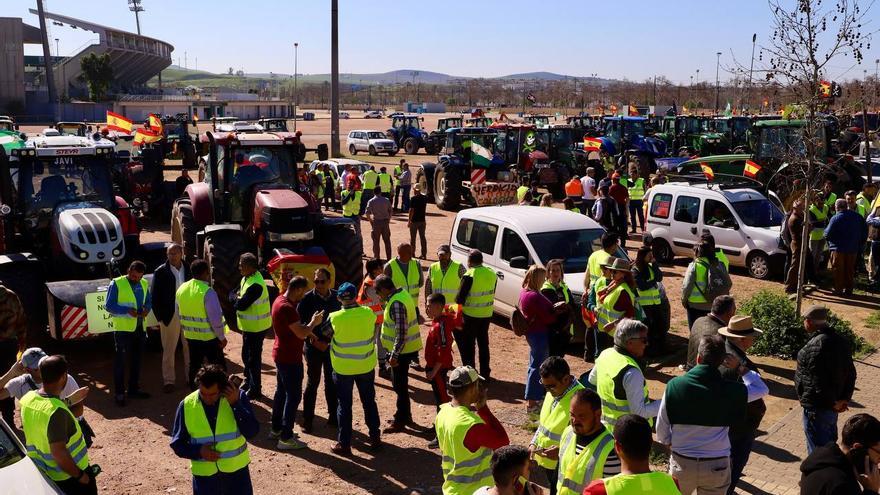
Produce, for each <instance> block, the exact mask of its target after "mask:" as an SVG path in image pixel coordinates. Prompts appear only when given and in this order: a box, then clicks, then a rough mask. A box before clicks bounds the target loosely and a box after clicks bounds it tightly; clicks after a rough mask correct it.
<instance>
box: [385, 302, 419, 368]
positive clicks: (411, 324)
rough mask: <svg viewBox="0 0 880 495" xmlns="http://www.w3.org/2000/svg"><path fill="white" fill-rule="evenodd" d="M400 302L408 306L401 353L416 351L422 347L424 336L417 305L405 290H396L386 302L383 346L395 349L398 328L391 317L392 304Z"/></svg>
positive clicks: (388, 349) (387, 348)
mask: <svg viewBox="0 0 880 495" xmlns="http://www.w3.org/2000/svg"><path fill="white" fill-rule="evenodd" d="M394 302H399V303H401V304H403V307H404V308H406V321H407V325H408V328H407V331H406V338H405V339H404V344H403V349H401V351H400V353H401V354H409V353H411V352H416V351H418V350H419V349H421V348H422V336H421V335H420V334H419V319H418V314H417V313H416V305H415V302H414V301H413V298H412V297H410V295H409V294H407V293H406V292H405V291H403V290H398V291H397V292H395V293H394V294H393V295H392V296H391V298H389V299H388V302H387V303H385V318H384V320H383V322H382V347H384V348H385V349H386V350H387V351H388V352H392V351H393V350H394V342H395V341H396V340H397V329H396V328H395V327H394V320H393V319H392V318H391V304H392V303H394Z"/></svg>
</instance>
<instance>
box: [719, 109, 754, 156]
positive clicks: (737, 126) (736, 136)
mask: <svg viewBox="0 0 880 495" xmlns="http://www.w3.org/2000/svg"><path fill="white" fill-rule="evenodd" d="M751 126H752V119H751V117H743V116H736V117H715V118H713V119H712V120H711V121H710V122H709V128H710V130H712V131H714V132H715V133H716V134H721V135H722V144H723V147H724V148H726V149H727V150H730V152H731V153H736V154H739V153H748V152H749V149H750V148H749V128H751Z"/></svg>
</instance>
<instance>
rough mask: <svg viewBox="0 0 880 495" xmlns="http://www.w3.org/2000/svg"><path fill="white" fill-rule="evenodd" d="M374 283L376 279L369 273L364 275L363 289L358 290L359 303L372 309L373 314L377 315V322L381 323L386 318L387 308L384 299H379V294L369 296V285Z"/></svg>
mask: <svg viewBox="0 0 880 495" xmlns="http://www.w3.org/2000/svg"><path fill="white" fill-rule="evenodd" d="M373 283H374V280H373V278H372V277H370V276H369V275H367V276H366V277H364V281H363V282H362V283H361V290H360V292H358V298H357V303H358V304H360V305H361V306H367V307H368V308H370V309H372V310H373V314H374V315H376V324H377V325H381V324H382V321H383V320H384V319H385V309H384V307H383V306H382V299H379V296H378V295H376V296H373V297H368V296H367V287H372V286H373ZM374 293H375V292H374Z"/></svg>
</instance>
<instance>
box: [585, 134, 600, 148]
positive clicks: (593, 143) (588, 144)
mask: <svg viewBox="0 0 880 495" xmlns="http://www.w3.org/2000/svg"><path fill="white" fill-rule="evenodd" d="M601 146H602V140H601V139H599V138H593V137H584V151H599V147H601Z"/></svg>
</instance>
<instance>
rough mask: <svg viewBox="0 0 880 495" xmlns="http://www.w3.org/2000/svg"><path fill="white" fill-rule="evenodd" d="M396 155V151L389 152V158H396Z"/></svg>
mask: <svg viewBox="0 0 880 495" xmlns="http://www.w3.org/2000/svg"><path fill="white" fill-rule="evenodd" d="M396 154H397V152H396V151H389V152H388V156H394V155H396Z"/></svg>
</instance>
